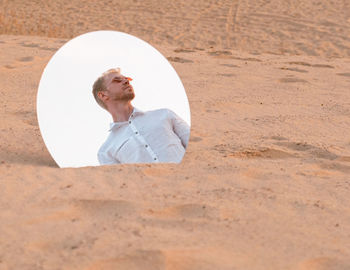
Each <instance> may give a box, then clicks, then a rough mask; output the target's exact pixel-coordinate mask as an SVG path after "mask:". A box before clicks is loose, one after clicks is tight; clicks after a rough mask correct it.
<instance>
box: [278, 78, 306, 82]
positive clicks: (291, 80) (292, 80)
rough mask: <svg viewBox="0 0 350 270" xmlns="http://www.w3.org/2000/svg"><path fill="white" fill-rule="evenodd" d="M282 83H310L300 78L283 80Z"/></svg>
mask: <svg viewBox="0 0 350 270" xmlns="http://www.w3.org/2000/svg"><path fill="white" fill-rule="evenodd" d="M279 81H280V82H281V83H307V82H308V81H306V80H303V79H299V78H281V79H279Z"/></svg>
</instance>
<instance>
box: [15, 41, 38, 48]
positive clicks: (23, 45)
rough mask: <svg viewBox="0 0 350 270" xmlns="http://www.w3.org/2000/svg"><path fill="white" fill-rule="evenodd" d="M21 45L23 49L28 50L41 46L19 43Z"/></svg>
mask: <svg viewBox="0 0 350 270" xmlns="http://www.w3.org/2000/svg"><path fill="white" fill-rule="evenodd" d="M19 45H21V46H22V47H28V48H38V47H39V44H36V43H24V42H22V43H19Z"/></svg>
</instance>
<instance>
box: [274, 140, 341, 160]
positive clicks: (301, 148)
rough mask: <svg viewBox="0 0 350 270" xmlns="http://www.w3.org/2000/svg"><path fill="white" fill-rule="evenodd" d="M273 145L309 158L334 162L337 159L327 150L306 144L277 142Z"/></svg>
mask: <svg viewBox="0 0 350 270" xmlns="http://www.w3.org/2000/svg"><path fill="white" fill-rule="evenodd" d="M275 145H278V146H283V147H286V148H288V149H291V150H294V151H298V152H305V153H306V154H307V155H308V156H311V157H316V158H321V159H328V160H334V159H337V158H338V156H337V155H336V154H333V153H331V152H329V151H328V150H327V149H323V148H320V147H317V146H313V145H310V144H307V143H297V142H277V143H275Z"/></svg>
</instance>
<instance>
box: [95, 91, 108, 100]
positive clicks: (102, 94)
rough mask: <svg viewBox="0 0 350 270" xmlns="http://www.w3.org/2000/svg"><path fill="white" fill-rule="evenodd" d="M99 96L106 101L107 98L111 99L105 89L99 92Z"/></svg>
mask: <svg viewBox="0 0 350 270" xmlns="http://www.w3.org/2000/svg"><path fill="white" fill-rule="evenodd" d="M97 96H98V98H99V99H101V100H102V101H103V102H105V101H106V100H108V99H109V96H108V95H107V93H106V92H105V91H100V92H98V93H97Z"/></svg>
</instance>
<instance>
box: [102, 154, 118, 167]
mask: <svg viewBox="0 0 350 270" xmlns="http://www.w3.org/2000/svg"><path fill="white" fill-rule="evenodd" d="M97 158H98V162H99V163H100V165H111V164H119V163H120V162H118V160H116V159H114V158H112V157H110V156H109V155H107V154H106V153H104V152H98V153H97Z"/></svg>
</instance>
